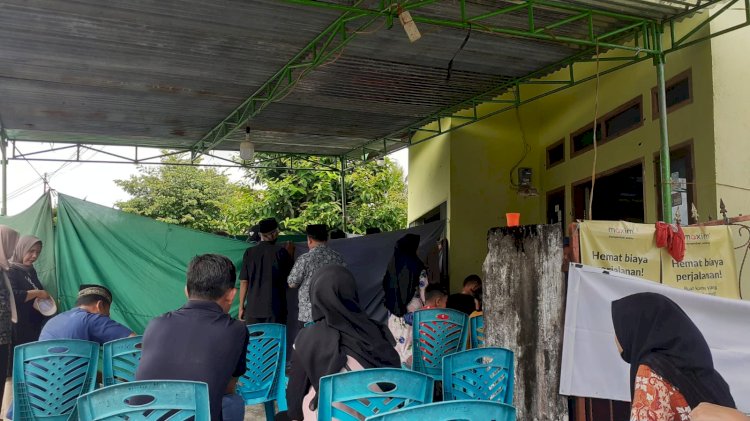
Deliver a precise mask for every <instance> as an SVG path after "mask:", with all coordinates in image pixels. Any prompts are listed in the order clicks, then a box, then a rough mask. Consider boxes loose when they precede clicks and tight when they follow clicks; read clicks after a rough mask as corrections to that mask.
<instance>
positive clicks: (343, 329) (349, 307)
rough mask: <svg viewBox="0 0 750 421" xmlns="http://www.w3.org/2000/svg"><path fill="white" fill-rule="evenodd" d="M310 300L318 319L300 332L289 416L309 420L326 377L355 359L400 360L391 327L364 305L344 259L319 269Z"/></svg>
mask: <svg viewBox="0 0 750 421" xmlns="http://www.w3.org/2000/svg"><path fill="white" fill-rule="evenodd" d="M310 301H311V303H312V316H313V323H314V324H312V325H309V326H307V327H305V328H304V329H302V331H300V333H299V334H298V335H297V339H296V340H295V342H294V351H293V353H294V356H293V358H292V368H291V371H290V373H289V385H288V386H287V403H288V407H289V411H288V416H289V418H290V419H293V420H302V419H305V420H307V419H309V417H308V418H305V412H310V410H315V409H317V391H318V384H319V382H320V378H321V377H323V376H327V375H329V374H336V373H339V372H341V371H350V370H351V369H353V367H351V365H355V366H356V365H360V366H361V368H381V367H399V366H400V361H399V358H398V354H397V353H396V351H395V349H394V348H393V345H394V343H393V338H392V337H391V336H390V334H389V333H388V330H387V329H386V328H385V327H384V326H381V325H380V324H378V323H377V322H375V321H373V320H370V318H369V317H368V316H367V314H366V313H365V312H364V310H362V308H361V307H360V305H359V298H358V296H357V285H356V283H355V281H354V276H353V275H352V273H351V272H349V270H347V269H346V268H344V267H342V266H338V265H329V266H324V267H322V268H321V269H319V270H318V271H317V272H316V273H315V275H314V276H313V278H312V281H311V285H310ZM352 360H353V361H352ZM357 368H359V367H357ZM311 387H312V388H313V389H314V391H315V397H313V398H312V401H311V402H310V404H309V405H310V406H311V407H310V408H305V410H304V411H303V399H304V398H305V395H306V394H308V392H309V391H310V388H311Z"/></svg>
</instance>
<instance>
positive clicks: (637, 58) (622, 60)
mask: <svg viewBox="0 0 750 421" xmlns="http://www.w3.org/2000/svg"><path fill="white" fill-rule="evenodd" d="M287 1H295V2H297V1H305V2H311V1H315V0H287ZM720 2H722V0H711V1H707V2H706V3H703V4H701V5H700V6H699V7H698V8H696V9H695V10H691V13H692V12H696V11H700V10H704V9H706V8H708V7H711V6H713V5H715V4H717V3H720ZM536 3H537V4H542V2H536ZM737 4H744V11H745V22H743V23H740V24H737V25H735V26H732V27H730V28H727V29H723V30H721V31H717V32H716V33H713V34H710V35H707V36H704V37H701V38H698V39H691V38H692V37H693V36H694V35H695V34H697V33H698V32H699V29H700V28H703V27H705V26H706V25H707V22H705V20H704V21H701V22H697V23H696V24H695V27H694V28H693V29H692V30H690V31H688V34H687V35H685V36H683V37H682V38H680V39H677V37H676V36H675V25H677V24H678V22H680V21H683V19H684V18H685V17H686V16H687V15H679V16H676V17H674V18H673V19H670V20H669V21H666V22H663V23H661V24H659V25H653V26H651V25H649V26H648V27H647V28H646V29H644V30H642V31H640V32H639V34H636V35H640V37H642V36H643V34H646V37H645V40H646V42H647V43H648V45H649V46H650V48H648V49H643V48H642V49H640V50H636V54H634V55H618V56H613V57H602V58H600V59H599V61H600V62H609V63H619V64H617V65H615V66H614V67H611V68H609V69H606V70H604V71H602V72H600V75H605V74H608V73H612V72H615V71H617V70H620V69H622V68H625V67H628V66H630V65H632V64H635V63H640V62H642V61H644V60H647V59H649V58H652V59H655V57H657V56H667V55H669V54H670V53H673V52H675V51H678V50H680V49H682V48H686V47H688V46H690V45H693V44H695V43H698V42H702V41H705V40H708V39H711V38H713V37H716V36H719V35H722V34H725V33H728V32H730V31H733V30H736V29H739V28H742V27H746V26H750V0H730V1H729V2H728V3H726V4H725V5H724V6H723V7H722V8H721V9H719V10H717V11H715V12H714V13H713V14H712V16H711V17H710V18H709V19H710V20H713V19H715V17H717V16H718V15H720V14H723V13H726V12H727V11H729V10H731V8H732V6H733V5H737ZM707 20H708V19H707ZM664 28H669V30H670V32H669V33H670V38H669V40H668V41H671V43H670V44H668V45H669V48H664V50H663V51H661V49H662V32H663V29H664ZM657 37H659V38H658V39H657ZM649 40H650V41H649ZM634 45H635V46H639V45H646V43H645V42H644V40H643V39H639V38H636V39H635V42H634ZM652 49H653V50H652ZM594 55H595V49H589V50H587V51H584V52H582V53H579V54H577V55H575V56H573V57H570V58H567V59H565V60H561V61H560V62H557V63H555V64H553V65H551V66H548V67H546V68H544V69H542V70H539V71H535V72H533V73H531V74H529V75H527V76H524V77H521V78H518V79H515V80H512V81H509V82H504V83H502V84H501V85H499V86H498V87H496V88H494V89H491V90H489V91H487V92H484V93H482V94H480V95H477V96H476V97H474V98H472V99H469V100H467V101H464V102H462V103H460V104H458V105H456V106H453V107H450V108H446V109H444V110H441V111H438V112H437V113H434V114H432V115H430V116H428V117H426V118H424V119H422V120H421V121H419V122H417V123H415V124H412V125H410V126H407V127H405V128H403V129H401V130H399V131H397V132H394V133H390V134H388V135H387V136H386V137H388V138H392V137H398V136H401V135H404V134H407V135H408V138H409V139H411V138H412V136H413V135H414V134H416V133H417V132H423V133H428V134H429V135H428V136H427V137H425V138H422V139H420V140H419V141H417V142H410V143H409V145H415V144H418V143H422V142H425V141H427V140H430V139H434V138H436V137H438V136H441V135H443V134H445V133H448V132H451V131H453V130H456V129H459V128H461V127H464V126H467V125H469V124H472V123H475V122H477V121H481V120H484V119H486V118H489V117H492V116H494V115H498V114H501V113H503V112H505V111H509V110H512V109H513V108H515V107H516V106H520V105H524V104H527V103H529V102H532V101H535V100H537V99H541V98H544V97H546V96H548V95H552V94H554V93H557V92H560V91H562V90H565V89H567V88H569V87H572V86H575V85H578V84H581V83H584V82H588V81H590V80H593V79H594V78H595V77H596V76H595V75H588V76H585V77H583V78H580V79H579V78H578V77H577V76H579V75H577V72H576V66H575V65H576V64H577V63H590V62H593V61H595V59H592V58H591V57H592V56H594ZM564 67H567V68H568V71H569V78H568V79H567V80H554V81H552V80H548V79H546V76H547V75H549V74H550V73H553V72H556V71H558V70H559V69H560V68H564ZM540 84H541V85H550V86H555V85H557V87H554V88H553V89H550V90H549V91H545V92H544V93H542V94H538V95H534V96H531V97H520V98H518V102H517V104H514V100H510V99H503V98H497V97H498V96H499V95H501V94H503V93H506V92H508V91H509V90H511V89H515V88H516V87H518V88H520V87H522V86H525V85H540ZM492 97H495V99H493V100H486V99H484V98H492ZM491 103H500V104H502V103H507V104H512V105H510V106H508V107H503V108H498V109H490V110H488V108H489V107H486V106H485V107H481V108H484V110H482V109H481V108H480V107H479V106H480V105H481V104H491ZM462 110H463V111H462ZM467 110H468V111H467ZM445 117H449V118H452V119H454V121H456V120H458V121H457V122H458V123H459V124H452V125H450V127H445V128H444V127H442V126H440V125H439V127H438V130H437V131H435V130H430V129H425V128H424V126H426V125H428V124H430V123H432V122H434V121H438V122H440V121H441V119H442V118H445ZM377 142H380V139H374V140H373V141H371V142H368V143H366V144H365V145H362V146H359V147H357V148H355V149H352V150H350V151H349V152H348V153H347V155H351V154H354V153H357V151H359V150H362V151H364V150H365V149H366V148H368V147H369V145H371V144H374V143H377ZM404 147H405V146H404Z"/></svg>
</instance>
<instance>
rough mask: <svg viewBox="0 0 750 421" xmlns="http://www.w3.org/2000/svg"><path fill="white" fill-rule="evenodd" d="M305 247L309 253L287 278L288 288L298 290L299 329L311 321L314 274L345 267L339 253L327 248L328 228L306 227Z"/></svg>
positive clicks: (304, 255) (321, 225) (296, 264)
mask: <svg viewBox="0 0 750 421" xmlns="http://www.w3.org/2000/svg"><path fill="white" fill-rule="evenodd" d="M306 232H307V246H308V247H309V248H310V251H309V252H307V253H305V254H303V255H302V256H300V257H299V258H298V259H297V261H296V262H295V263H294V267H292V271H291V273H290V274H289V277H288V278H287V283H288V284H289V287H290V288H299V298H298V300H299V304H298V308H299V315H298V317H297V319H298V320H299V327H300V328H302V327H303V326H304V325H305V323H307V322H311V321H312V308H311V305H310V280H311V279H312V277H313V275H314V274H315V272H316V271H317V270H318V269H320V268H322V267H323V266H327V265H341V266H346V264H345V263H344V258H343V257H341V255H340V254H339V253H337V252H336V251H334V250H332V249H330V248H328V246H327V245H326V243H327V242H328V227H326V226H325V225H324V224H320V225H308V226H307V230H306Z"/></svg>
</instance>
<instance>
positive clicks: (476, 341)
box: [469, 315, 484, 349]
mask: <svg viewBox="0 0 750 421" xmlns="http://www.w3.org/2000/svg"><path fill="white" fill-rule="evenodd" d="M469 325H470V326H471V348H472V349H474V348H481V347H483V346H484V316H483V315H479V316H474V317H472V318H470V319H469Z"/></svg>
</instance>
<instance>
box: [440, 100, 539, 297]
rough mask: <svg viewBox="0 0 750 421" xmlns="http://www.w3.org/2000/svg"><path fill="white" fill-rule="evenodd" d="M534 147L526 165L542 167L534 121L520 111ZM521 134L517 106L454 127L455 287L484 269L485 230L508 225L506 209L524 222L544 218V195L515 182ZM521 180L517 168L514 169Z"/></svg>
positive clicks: (452, 242) (536, 170) (536, 172)
mask: <svg viewBox="0 0 750 421" xmlns="http://www.w3.org/2000/svg"><path fill="white" fill-rule="evenodd" d="M521 121H522V126H523V127H524V132H525V134H526V138H527V140H528V141H529V142H531V145H530V146H531V148H532V149H531V150H530V151H529V153H528V155H527V157H526V159H525V160H524V161H522V162H521V163H520V166H522V167H531V168H532V169H533V177H538V176H539V172H540V168H539V166H538V160H537V159H536V155H537V154H538V153H539V151H538V148H537V146H536V145H535V143H536V142H535V139H536V136H537V135H536V126H537V125H536V124H535V122H534V121H533V120H532V119H531V118H530V117H529V116H527V115H524V114H521ZM523 149H524V148H523V137H522V134H521V131H520V130H519V125H518V119H517V118H516V114H515V113H514V112H507V113H503V114H499V115H497V116H495V117H491V118H489V119H487V120H484V121H481V122H478V123H474V124H471V125H468V126H466V127H464V128H462V129H459V130H457V131H454V132H452V133H451V196H450V207H451V224H450V225H451V237H450V247H451V249H450V250H451V252H450V253H451V256H450V257H451V264H450V272H451V287H452V289H453V290H454V291H457V290H459V289H460V288H461V285H462V283H463V279H464V278H465V277H466V276H467V275H469V274H472V273H476V274H479V275H480V276H481V274H482V263H483V262H484V258H485V256H486V255H487V231H488V230H489V229H490V228H493V227H498V226H504V225H505V213H506V212H520V213H521V223H536V222H538V221H539V218H540V212H539V210H540V198H539V197H530V198H523V197H520V196H519V195H518V194H517V191H516V190H514V189H513V187H511V183H510V170H511V168H512V167H513V166H514V165H515V164H516V163H517V162H518V161H519V159H520V158H521V156H522V154H523ZM513 180H514V182H517V181H518V180H517V173H516V172H514V174H513Z"/></svg>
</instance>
